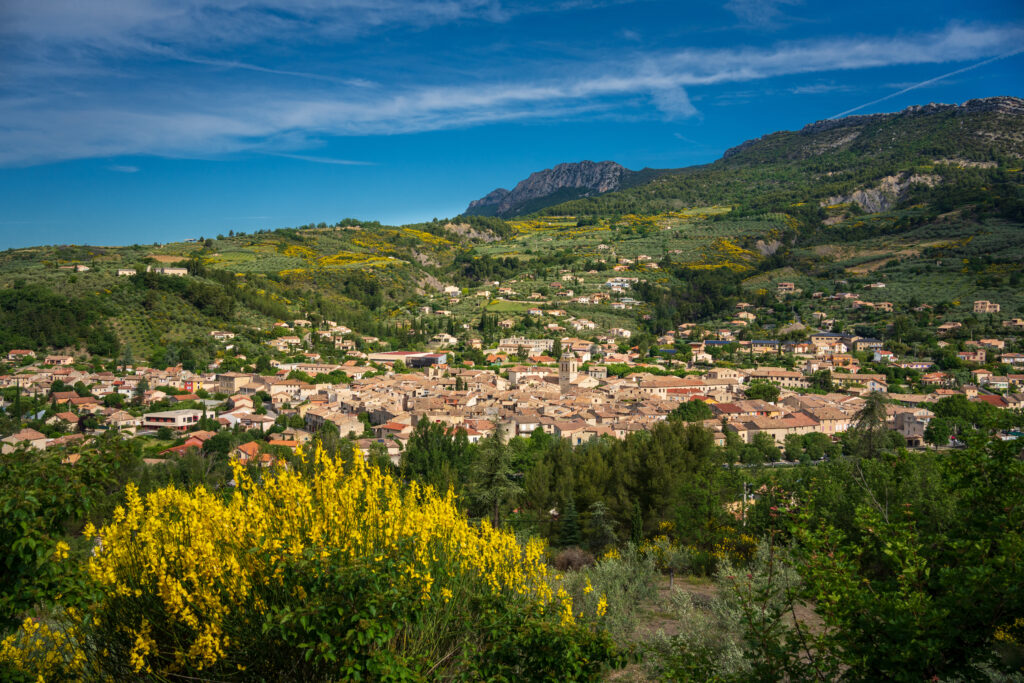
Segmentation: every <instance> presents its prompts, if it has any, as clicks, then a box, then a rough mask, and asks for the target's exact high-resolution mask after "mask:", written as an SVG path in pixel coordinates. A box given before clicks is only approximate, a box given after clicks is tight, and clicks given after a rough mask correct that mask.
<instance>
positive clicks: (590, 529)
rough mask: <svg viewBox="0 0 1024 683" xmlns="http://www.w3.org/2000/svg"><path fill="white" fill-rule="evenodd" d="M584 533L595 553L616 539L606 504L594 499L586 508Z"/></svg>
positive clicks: (591, 549) (600, 551)
mask: <svg viewBox="0 0 1024 683" xmlns="http://www.w3.org/2000/svg"><path fill="white" fill-rule="evenodd" d="M586 534H587V545H588V546H590V551H591V552H592V553H594V554H595V555H599V554H601V553H602V552H604V549H605V548H607V547H608V546H610V545H614V544H615V543H616V542H617V541H618V536H617V535H616V533H615V527H614V525H613V524H612V521H611V519H609V517H608V506H607V505H605V504H604V503H603V502H602V501H595V502H594V503H592V504H591V505H590V508H589V509H588V510H587V523H586Z"/></svg>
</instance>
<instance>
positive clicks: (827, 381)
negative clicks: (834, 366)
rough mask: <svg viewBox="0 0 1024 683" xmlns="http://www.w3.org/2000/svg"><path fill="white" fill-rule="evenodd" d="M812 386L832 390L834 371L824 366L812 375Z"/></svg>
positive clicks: (822, 389) (821, 389)
mask: <svg viewBox="0 0 1024 683" xmlns="http://www.w3.org/2000/svg"><path fill="white" fill-rule="evenodd" d="M811 388H812V389H818V390H820V391H832V371H831V370H829V369H828V368H824V369H823V370H818V371H817V372H815V373H814V374H813V375H811Z"/></svg>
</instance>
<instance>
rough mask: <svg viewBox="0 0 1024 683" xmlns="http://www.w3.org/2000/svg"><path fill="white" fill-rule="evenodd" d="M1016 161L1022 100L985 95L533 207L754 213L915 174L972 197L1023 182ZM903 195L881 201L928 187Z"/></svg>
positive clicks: (769, 142) (1023, 131) (762, 144)
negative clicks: (713, 207) (715, 208)
mask: <svg viewBox="0 0 1024 683" xmlns="http://www.w3.org/2000/svg"><path fill="white" fill-rule="evenodd" d="M1021 159H1024V100H1021V99H1018V98H1014V97H991V98H985V99H978V100H969V101H968V102H965V103H964V104H962V105H948V104H929V105H924V106H915V107H910V108H908V109H905V110H903V111H901V112H897V113H891V114H872V115H869V116H851V117H847V118H844V119H838V120H829V121H819V122H817V123H812V124H809V125H808V126H805V127H804V128H802V129H801V130H799V131H781V132H777V133H772V134H769V135H765V136H763V137H761V138H758V139H756V140H750V141H747V142H744V143H743V144H741V145H739V146H737V147H734V148H732V149H730V150H728V151H726V152H725V154H724V155H723V156H722V158H721V159H719V160H718V161H715V162H713V163H711V164H707V165H704V166H692V167H689V168H684V169H679V170H677V171H672V172H669V173H667V174H663V175H661V176H659V177H657V178H655V179H653V180H652V181H650V182H647V183H644V184H641V185H637V186H634V187H632V188H626V189H623V190H619V191H614V192H608V193H605V194H602V195H601V196H598V197H588V198H583V199H577V200H573V201H569V202H564V203H562V204H558V205H554V206H548V207H546V208H544V209H541V210H539V213H541V214H544V215H605V216H607V215H621V214H627V213H633V214H656V213H661V212H665V211H673V210H678V209H680V208H683V207H688V206H701V205H709V204H732V205H734V206H735V208H736V209H737V210H738V211H739V212H740V213H752V214H757V213H764V212H765V211H780V210H787V209H789V208H790V207H792V206H793V205H801V206H803V205H810V206H818V205H819V204H820V203H822V202H824V201H826V200H828V199H830V198H831V199H835V198H843V197H847V196H850V195H852V193H855V192H857V191H858V190H861V191H863V190H870V189H874V188H877V186H879V185H880V184H883V181H885V179H886V178H891V177H897V179H896V180H894V181H888V182H890V183H892V182H898V183H902V184H904V185H905V184H907V182H906V181H908V180H909V179H910V178H911V177H912V176H913V175H914V174H920V175H928V176H932V177H930V178H927V179H926V180H925V181H923V182H921V183H917V184H919V185H921V186H923V187H930V188H933V189H934V190H935V191H936V192H943V191H945V190H946V189H948V188H952V187H954V186H957V187H960V188H961V189H963V188H964V186H965V185H966V186H970V188H972V189H971V190H970V191H971V192H974V191H975V190H977V192H975V194H977V193H978V192H982V191H981V188H983V187H988V186H989V185H990V184H991V183H1000V184H1007V183H1008V184H1010V185H1016V186H1019V184H1020V172H1019V169H1018V167H1019V166H1021ZM911 184H914V183H911ZM939 187H941V188H943V189H941V190H939V189H937V188H939ZM934 193H935V192H933V193H932V194H934ZM900 194H902V196H901V197H896V198H895V199H896V201H895V202H885V205H886V206H887V207H890V208H891V207H892V206H895V205H897V204H899V203H900V202H901V201H902V202H904V203H905V202H908V201H913V200H916V199H920V198H921V195H922V194H927V193H925V192H923V190H922V189H921V188H920V187H919V188H915V189H914V191H909V192H908V191H906V188H904V191H902V192H901V193H900ZM1018 195H1019V192H1018V191H1017V190H1016V189H1014V188H1010V189H1009V190H1008V191H1007V192H1003V193H1000V196H999V197H987V198H986V196H985V195H983V194H982V195H979V196H977V197H975V198H974V199H977V200H978V201H981V202H987V201H991V200H993V199H995V200H998V201H1000V202H1002V203H1003V204H1006V203H1007V202H1011V203H1012V202H1016V201H1017V199H1016V198H1017V197H1018ZM832 203H835V202H834V201H833V202H828V204H832ZM826 205H827V204H826ZM861 208H863V207H861ZM1011 213H1012V210H1011ZM819 218H820V219H822V220H823V219H824V216H819Z"/></svg>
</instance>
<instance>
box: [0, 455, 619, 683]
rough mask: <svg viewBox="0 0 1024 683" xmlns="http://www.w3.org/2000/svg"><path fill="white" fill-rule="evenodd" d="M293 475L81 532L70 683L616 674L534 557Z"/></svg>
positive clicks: (533, 549) (355, 489) (181, 494)
mask: <svg viewBox="0 0 1024 683" xmlns="http://www.w3.org/2000/svg"><path fill="white" fill-rule="evenodd" d="M303 458H304V460H305V462H306V463H307V464H308V465H312V467H309V466H305V467H298V468H295V469H293V470H285V469H279V470H276V471H274V472H273V473H271V474H266V473H264V474H263V476H262V478H261V479H257V478H254V477H253V476H251V475H250V474H249V473H248V472H246V471H245V470H243V469H242V468H241V467H236V469H235V480H236V482H237V484H238V486H237V490H236V491H235V492H234V493H233V494H229V495H227V496H223V495H220V494H217V493H213V492H210V491H207V490H205V489H203V488H198V489H196V490H194V491H191V492H189V491H183V490H180V489H176V488H173V487H169V488H164V489H160V490H158V491H155V492H153V493H151V494H149V495H147V496H145V498H143V497H141V496H139V494H138V493H137V491H136V490H135V489H134V488H133V487H129V488H128V490H127V494H126V502H125V504H124V505H123V506H121V507H119V508H117V510H116V511H115V513H114V515H113V518H112V519H111V521H110V522H109V523H108V524H107V525H105V526H104V527H103V528H102V529H99V530H95V529H92V528H87V529H86V532H85V533H86V534H87V535H89V536H94V537H95V538H96V539H97V545H96V547H95V550H94V552H93V555H92V557H91V558H90V559H89V560H88V566H87V572H88V574H89V576H90V577H91V579H92V581H93V582H95V584H96V585H97V587H98V589H99V590H98V592H97V595H98V597H97V599H96V600H95V603H94V604H93V605H92V606H91V609H90V610H87V611H86V612H85V613H86V614H87V615H88V616H82V617H78V618H77V619H75V620H74V621H75V623H74V624H73V625H72V626H73V627H72V628H68V629H65V632H73V633H78V634H80V636H79V643H78V647H79V648H80V649H81V651H82V652H83V653H84V654H83V655H80V656H72V657H71V659H72V660H74V664H75V666H77V667H78V670H79V672H80V673H81V675H83V676H84V677H89V678H91V677H93V676H96V677H103V678H113V679H117V680H124V679H130V678H133V677H143V678H149V677H155V678H158V679H161V680H163V679H166V678H168V677H170V678H178V677H187V676H194V677H201V678H204V679H205V678H211V679H217V680H226V679H228V678H234V679H236V680H242V679H244V680H296V679H309V680H341V679H344V680H367V679H369V680H383V679H396V680H418V679H425V678H436V677H446V678H456V679H472V680H480V679H492V678H496V677H497V678H505V679H516V680H528V679H535V678H536V679H548V680H550V679H560V680H574V679H575V680H578V679H589V678H593V677H595V676H597V675H599V673H600V672H601V671H602V670H603V669H605V668H606V667H607V665H609V664H610V663H613V662H614V661H615V660H616V655H615V653H614V652H613V646H612V645H611V640H610V638H609V637H608V636H607V634H606V633H605V631H604V630H603V629H601V628H598V627H597V626H596V625H595V624H598V623H599V621H600V619H599V617H598V616H597V615H590V618H589V619H587V620H580V619H578V618H577V617H578V616H582V615H580V613H579V611H578V610H577V612H576V614H577V616H576V617H574V612H573V605H572V601H571V599H570V598H569V596H568V594H567V593H566V592H565V591H564V590H561V589H559V588H558V587H555V588H552V581H551V577H549V576H548V571H547V567H546V565H545V564H544V562H543V559H542V558H543V547H542V546H541V544H540V543H539V542H536V541H531V542H528V543H527V544H526V545H525V546H521V545H519V544H518V543H517V541H516V539H515V537H514V536H513V535H511V534H510V533H507V532H505V531H501V530H497V529H493V528H492V527H491V526H490V525H488V524H487V522H486V521H484V522H481V523H480V524H479V525H476V524H473V523H471V522H469V521H468V520H467V519H466V517H465V516H464V515H463V514H462V513H460V512H459V510H458V509H457V507H456V504H455V498H454V495H453V494H452V493H450V492H449V493H448V494H447V495H444V496H442V495H439V494H438V493H436V492H435V491H434V490H433V489H431V488H421V487H419V486H417V485H416V484H415V483H412V484H409V485H408V486H403V485H402V484H401V483H400V482H399V481H397V480H396V479H394V478H393V477H392V476H390V475H389V474H386V473H384V472H382V471H380V470H379V469H377V468H375V467H373V466H371V465H367V464H365V463H364V462H363V460H362V459H361V458H356V459H355V461H354V462H352V461H350V462H348V463H344V464H343V463H342V462H341V461H340V460H335V459H333V458H331V457H329V456H328V455H326V454H325V453H323V452H322V451H317V452H316V453H315V454H314V455H313V456H312V458H309V459H307V458H306V456H303ZM302 470H305V471H306V472H307V474H305V475H303V474H302V473H301V471H302ZM309 472H312V473H313V474H312V475H310V474H309ZM588 624H589V625H588ZM24 629H25V627H23V630H24ZM23 641H25V636H24V634H16V635H15V636H12V638H10V639H8V641H5V650H4V653H5V654H4V657H6V658H7V660H8V663H10V662H11V661H16V662H21V663H22V665H24V662H25V661H26V660H27V659H33V658H23V659H21V660H18V659H17V656H18V643H19V642H23ZM31 642H32V647H33V648H35V649H36V650H39V649H40V647H41V646H40V644H39V639H38V638H35V639H33V640H32V641H31ZM54 647H56V645H55V646H54ZM34 659H38V658H34ZM66 660H68V657H62V661H66ZM40 673H42V672H40Z"/></svg>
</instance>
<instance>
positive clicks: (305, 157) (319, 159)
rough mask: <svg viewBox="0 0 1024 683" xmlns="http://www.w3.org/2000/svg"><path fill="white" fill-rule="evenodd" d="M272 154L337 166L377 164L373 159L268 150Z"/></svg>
mask: <svg viewBox="0 0 1024 683" xmlns="http://www.w3.org/2000/svg"><path fill="white" fill-rule="evenodd" d="M268 154H270V155H271V156H275V157H284V158H285V159H297V160H298V161H310V162H313V163H314V164H333V165H335V166H376V165H377V164H375V163H374V162H372V161H353V160H351V159H332V158H330V157H316V156H309V155H306V154H285V153H283V152H268Z"/></svg>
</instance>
